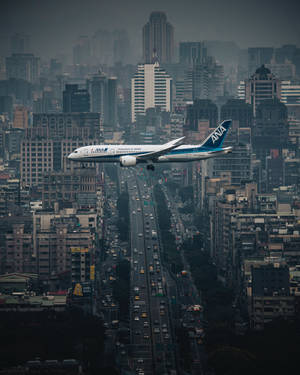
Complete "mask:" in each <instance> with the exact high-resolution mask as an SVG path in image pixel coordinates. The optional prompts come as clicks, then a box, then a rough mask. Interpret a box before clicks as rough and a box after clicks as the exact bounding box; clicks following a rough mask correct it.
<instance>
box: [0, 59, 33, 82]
mask: <svg viewBox="0 0 300 375" xmlns="http://www.w3.org/2000/svg"><path fill="white" fill-rule="evenodd" d="M39 75H40V58H39V57H35V56H34V55H33V54H32V53H13V54H12V55H11V56H10V57H7V58H6V77H7V79H10V78H20V79H24V80H25V81H28V82H31V83H35V82H36V81H37V80H38V78H39Z"/></svg>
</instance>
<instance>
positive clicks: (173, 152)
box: [84, 147, 222, 161]
mask: <svg viewBox="0 0 300 375" xmlns="http://www.w3.org/2000/svg"><path fill="white" fill-rule="evenodd" d="M221 150H222V148H221V147H220V148H218V147H216V148H210V147H195V148H185V149H178V150H176V149H175V150H171V151H170V152H168V153H167V154H163V155H162V156H165V157H168V156H170V155H183V154H195V153H199V152H212V151H214V152H218V151H221ZM148 152H151V151H148ZM144 154H146V152H130V153H123V154H116V155H107V154H106V155H98V156H97V155H94V156H90V155H88V156H85V157H84V158H85V159H86V160H90V161H93V160H95V159H100V160H101V159H110V160H113V159H117V160H118V159H119V158H120V157H121V156H139V155H144ZM150 159H151V158H150ZM153 159H155V158H153Z"/></svg>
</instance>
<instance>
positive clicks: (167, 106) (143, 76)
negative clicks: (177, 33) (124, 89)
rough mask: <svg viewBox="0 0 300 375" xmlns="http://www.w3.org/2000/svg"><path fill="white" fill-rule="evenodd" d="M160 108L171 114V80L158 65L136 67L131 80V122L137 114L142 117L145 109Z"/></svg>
mask: <svg viewBox="0 0 300 375" xmlns="http://www.w3.org/2000/svg"><path fill="white" fill-rule="evenodd" d="M155 107H160V108H161V110H162V111H166V112H171V107H172V78H171V77H170V76H169V75H168V74H167V73H166V72H165V70H163V69H162V68H160V66H159V64H158V63H155V64H141V65H138V70H137V72H136V73H135V75H134V77H133V78H132V80H131V120H132V122H135V121H136V117H137V115H138V114H141V115H144V114H145V113H146V109H147V108H155Z"/></svg>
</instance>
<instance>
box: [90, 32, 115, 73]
mask: <svg viewBox="0 0 300 375" xmlns="http://www.w3.org/2000/svg"><path fill="white" fill-rule="evenodd" d="M113 52H114V42H113V35H112V33H111V32H110V31H107V30H101V29H100V30H97V31H96V32H95V34H94V35H93V37H92V55H93V59H94V60H95V61H96V62H97V63H99V64H102V65H108V66H111V65H113Z"/></svg>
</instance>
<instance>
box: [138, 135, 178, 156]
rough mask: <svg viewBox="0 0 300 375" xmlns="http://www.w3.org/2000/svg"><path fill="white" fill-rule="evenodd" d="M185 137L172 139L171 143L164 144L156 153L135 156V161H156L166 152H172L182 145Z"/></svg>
mask: <svg viewBox="0 0 300 375" xmlns="http://www.w3.org/2000/svg"><path fill="white" fill-rule="evenodd" d="M184 138H185V137H181V138H177V139H174V140H173V141H171V142H168V143H165V144H163V145H162V146H161V148H160V149H158V150H156V151H151V152H147V153H145V154H141V155H139V156H137V160H153V159H157V158H158V157H159V156H161V155H164V154H166V153H167V152H169V151H171V150H173V148H176V147H178V146H180V145H182V143H183V140H184Z"/></svg>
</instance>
